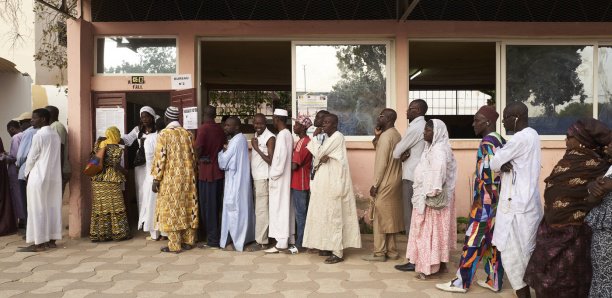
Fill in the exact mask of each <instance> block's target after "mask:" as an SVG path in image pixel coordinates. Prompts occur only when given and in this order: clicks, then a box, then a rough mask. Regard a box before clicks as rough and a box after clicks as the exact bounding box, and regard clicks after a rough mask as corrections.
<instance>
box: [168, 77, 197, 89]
mask: <svg viewBox="0 0 612 298" xmlns="http://www.w3.org/2000/svg"><path fill="white" fill-rule="evenodd" d="M170 80H171V81H172V89H174V90H181V89H191V88H193V82H192V81H191V75H190V74H179V75H172V77H171V78H170Z"/></svg>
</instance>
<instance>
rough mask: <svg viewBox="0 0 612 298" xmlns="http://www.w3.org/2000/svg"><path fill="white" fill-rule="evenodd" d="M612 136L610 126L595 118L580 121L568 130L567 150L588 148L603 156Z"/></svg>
mask: <svg viewBox="0 0 612 298" xmlns="http://www.w3.org/2000/svg"><path fill="white" fill-rule="evenodd" d="M611 139H612V134H611V133H610V129H609V128H608V126H607V125H606V124H605V123H603V122H601V121H599V120H596V119H593V118H584V119H580V120H578V121H576V122H574V124H572V125H571V126H570V127H569V128H568V129H567V134H566V139H565V145H566V147H567V149H577V148H587V149H591V150H594V151H596V152H598V153H599V154H603V153H604V151H605V149H604V148H605V147H606V146H607V145H608V144H610V141H612V140H611Z"/></svg>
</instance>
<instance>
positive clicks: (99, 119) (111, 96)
mask: <svg viewBox="0 0 612 298" xmlns="http://www.w3.org/2000/svg"><path fill="white" fill-rule="evenodd" d="M126 105H127V104H126V97H125V93H123V92H112V93H101V92H94V94H93V106H94V109H93V110H92V117H91V119H92V121H93V125H92V126H93V128H94V129H93V138H92V139H93V140H96V139H97V135H99V134H100V132H101V131H102V132H103V131H105V130H106V128H107V127H108V126H110V124H112V125H115V126H117V128H119V130H120V131H121V133H126V131H125V129H126V128H125V122H126V116H125V114H126V113H125V109H126ZM113 109H114V111H115V112H113ZM121 116H122V118H123V119H120V118H121Z"/></svg>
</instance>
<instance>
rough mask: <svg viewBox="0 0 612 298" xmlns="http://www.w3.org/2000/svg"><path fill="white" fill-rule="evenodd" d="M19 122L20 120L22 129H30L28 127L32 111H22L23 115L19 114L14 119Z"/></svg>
mask: <svg viewBox="0 0 612 298" xmlns="http://www.w3.org/2000/svg"><path fill="white" fill-rule="evenodd" d="M13 120H15V121H17V122H19V126H20V127H21V130H22V131H24V130H26V129H28V127H30V125H32V124H31V121H32V112H24V113H21V115H19V117H17V118H15V119H13Z"/></svg>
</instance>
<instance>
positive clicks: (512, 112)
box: [502, 101, 529, 132]
mask: <svg viewBox="0 0 612 298" xmlns="http://www.w3.org/2000/svg"><path fill="white" fill-rule="evenodd" d="M528 113H529V109H528V108H527V106H526V105H525V104H524V103H522V102H520V101H514V102H511V103H509V104H508V105H507V106H506V108H505V109H504V112H503V117H504V118H503V119H502V124H503V125H504V128H505V129H506V131H512V132H517V131H520V130H522V129H523V128H525V127H527V124H528Z"/></svg>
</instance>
